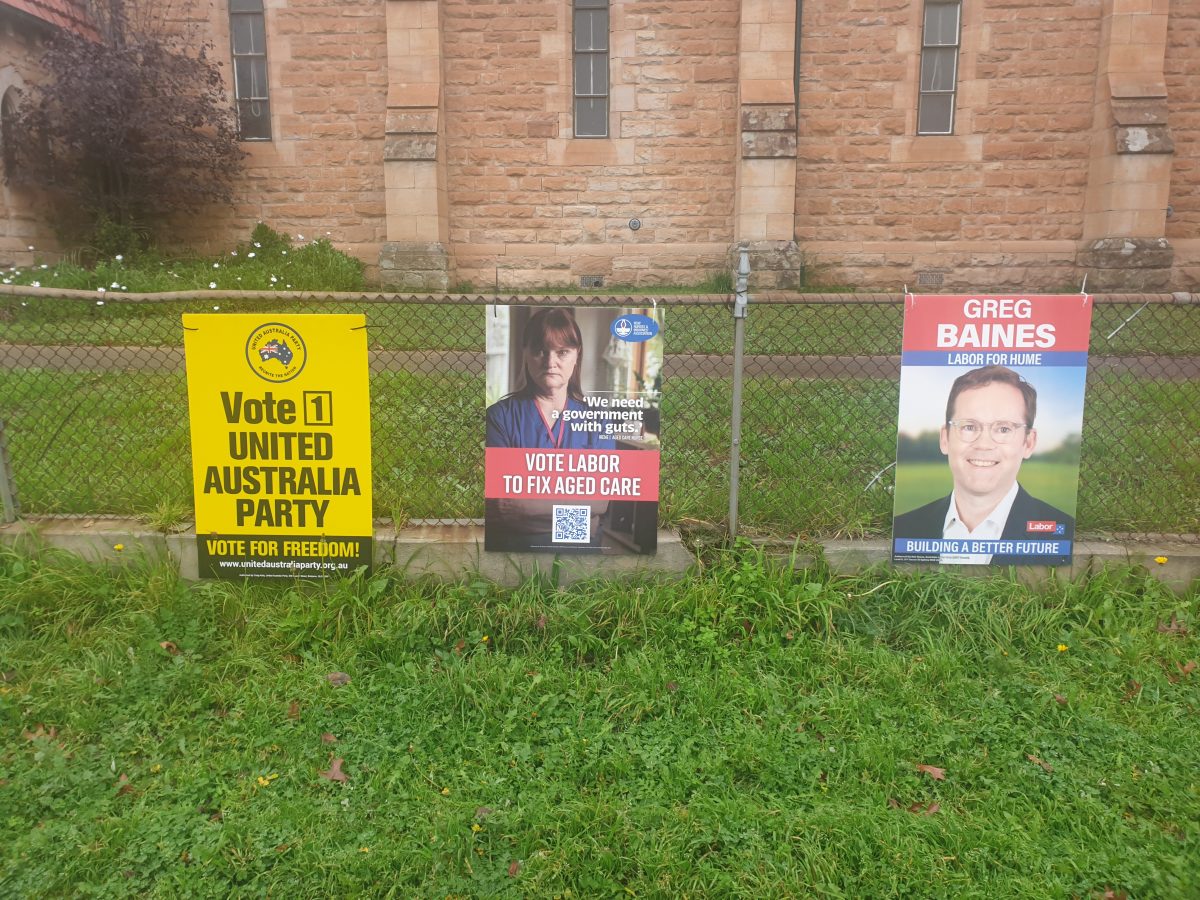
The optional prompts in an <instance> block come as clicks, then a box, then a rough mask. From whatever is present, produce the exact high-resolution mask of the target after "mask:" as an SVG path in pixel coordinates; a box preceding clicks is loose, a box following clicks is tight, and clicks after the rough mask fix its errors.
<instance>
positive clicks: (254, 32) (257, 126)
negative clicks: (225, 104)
mask: <svg viewBox="0 0 1200 900" xmlns="http://www.w3.org/2000/svg"><path fill="white" fill-rule="evenodd" d="M229 35H230V40H231V42H232V44H233V91H234V96H235V97H236V98H237V108H238V127H239V129H240V133H241V138H242V140H243V141H269V140H270V139H271V100H270V96H269V95H268V92H267V25H266V18H265V16H264V14H263V0H229Z"/></svg>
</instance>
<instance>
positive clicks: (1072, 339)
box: [904, 294, 1091, 365]
mask: <svg viewBox="0 0 1200 900" xmlns="http://www.w3.org/2000/svg"><path fill="white" fill-rule="evenodd" d="M1090 299H1091V298H1089V297H1087V296H1086V295H1082V294H1045V295H1038V296H1020V295H1013V296H1000V295H997V296H984V295H980V294H964V295H962V296H945V295H934V296H921V295H917V296H912V297H909V298H908V302H907V303H906V304H905V306H906V309H905V315H904V351H905V352H906V353H912V352H922V351H941V352H946V351H962V352H972V351H998V352H1010V351H1016V352H1022V351H1025V352H1033V353H1037V352H1051V353H1063V352H1075V353H1078V352H1084V353H1086V352H1087V348H1088V329H1089V324H1090V319H1091V317H1090V315H1084V314H1083V313H1084V312H1085V311H1090V307H1089V304H1090ZM981 364H999V365H1006V364H1012V362H1011V361H996V363H981Z"/></svg>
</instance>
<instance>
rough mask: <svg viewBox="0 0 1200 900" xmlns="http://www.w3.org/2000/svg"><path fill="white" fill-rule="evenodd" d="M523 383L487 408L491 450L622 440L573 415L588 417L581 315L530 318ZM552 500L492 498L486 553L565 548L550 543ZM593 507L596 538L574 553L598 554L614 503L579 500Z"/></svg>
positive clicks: (602, 446)
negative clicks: (578, 319)
mask: <svg viewBox="0 0 1200 900" xmlns="http://www.w3.org/2000/svg"><path fill="white" fill-rule="evenodd" d="M521 359H522V365H521V380H520V382H518V387H517V389H516V390H515V391H513V392H512V393H511V394H509V395H508V396H506V397H502V398H501V399H500V400H497V401H496V402H495V403H493V404H492V405H491V406H489V407H488V409H487V446H488V447H521V448H528V449H537V450H613V449H615V448H616V440H615V439H614V438H613V437H612V435H604V434H601V433H597V432H594V431H588V430H585V429H583V428H573V427H572V426H573V425H583V424H585V423H586V422H587V420H586V419H583V418H575V419H572V420H571V421H568V420H567V417H566V415H565V413H567V412H585V411H587V409H588V406H587V404H586V403H585V402H584V399H583V388H582V387H581V386H580V378H579V371H580V368H581V367H582V364H583V337H582V335H581V334H580V332H579V325H578V323H576V321H575V314H574V312H572V311H571V310H569V309H564V308H561V307H553V308H547V309H542V310H538V311H537V312H536V313H534V314H533V316H531V317H530V319H529V322H528V324H527V325H526V326H525V333H524V334H523V335H522V338H521ZM554 505H555V501H553V500H520V499H504V500H499V499H496V500H488V501H487V517H486V520H485V521H486V526H485V537H484V541H485V543H484V546H485V549H487V550H509V551H525V550H561V549H564V545H563V544H558V545H555V544H554V542H553V540H552V537H551V515H552V511H553V508H554ZM575 505H577V506H587V507H590V516H589V518H590V520H591V527H590V534H591V540H589V541H588V542H587V543H586V544H570V545H567V546H568V547H569V549H571V550H574V551H585V552H586V551H588V550H591V551H592V552H597V551H599V549H600V547H601V544H602V539H601V535H602V529H601V527H600V519H601V517H602V516H604V514H605V513H606V512H607V510H608V502H607V501H603V502H601V501H580V502H579V503H577V504H575Z"/></svg>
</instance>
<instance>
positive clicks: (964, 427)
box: [946, 419, 1029, 444]
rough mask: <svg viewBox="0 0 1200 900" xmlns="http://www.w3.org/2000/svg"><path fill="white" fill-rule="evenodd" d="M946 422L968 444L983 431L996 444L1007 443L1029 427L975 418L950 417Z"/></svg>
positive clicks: (1018, 423) (1017, 423)
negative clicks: (981, 420) (980, 420)
mask: <svg viewBox="0 0 1200 900" xmlns="http://www.w3.org/2000/svg"><path fill="white" fill-rule="evenodd" d="M946 424H947V425H949V426H950V427H951V428H953V429H954V431H955V432H956V433H957V434H958V436H959V438H960V439H962V440H963V441H964V442H965V443H968V444H970V443H971V442H973V441H977V440H979V436H980V435H981V434H983V433H984V432H985V431H987V432H988V433H989V434H991V436H992V440H993V441H995V442H996V443H997V444H1007V443H1008V442H1009V441H1011V440H1012V439H1013V437H1014V436H1015V435H1016V434H1017V433H1018V432H1020V431H1021V430H1022V429H1026V428H1029V426H1028V425H1022V424H1021V423H1020V422H979V421H977V420H975V419H951V420H950V421H949V422H947V423H946Z"/></svg>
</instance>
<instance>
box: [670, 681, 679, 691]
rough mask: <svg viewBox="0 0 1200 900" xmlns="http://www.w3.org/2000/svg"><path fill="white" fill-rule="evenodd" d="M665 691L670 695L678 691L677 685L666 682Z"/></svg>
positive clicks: (676, 683) (674, 682)
mask: <svg viewBox="0 0 1200 900" xmlns="http://www.w3.org/2000/svg"><path fill="white" fill-rule="evenodd" d="M667 690H668V691H670V692H671V693H672V694H673V693H675V692H676V691H677V690H679V683H678V682H676V681H668V682H667Z"/></svg>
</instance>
